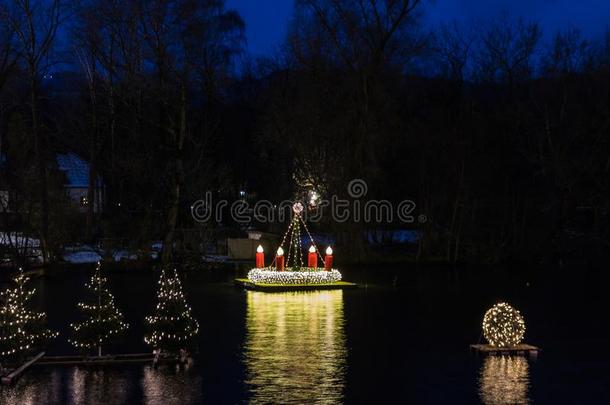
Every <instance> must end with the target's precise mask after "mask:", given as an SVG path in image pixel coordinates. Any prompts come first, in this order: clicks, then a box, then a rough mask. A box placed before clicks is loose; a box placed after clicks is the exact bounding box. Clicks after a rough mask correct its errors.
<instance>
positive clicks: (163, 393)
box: [142, 366, 202, 405]
mask: <svg viewBox="0 0 610 405" xmlns="http://www.w3.org/2000/svg"><path fill="white" fill-rule="evenodd" d="M170 368H171V367H169V366H168V367H167V368H161V369H155V368H153V367H151V366H148V367H146V368H145V369H144V376H143V377H142V389H143V390H144V392H143V396H144V403H146V404H163V405H168V404H194V403H200V402H201V400H202V399H201V396H202V384H201V382H202V379H201V376H200V375H191V374H190V373H189V372H188V371H185V370H176V371H175V372H174V371H173V370H170Z"/></svg>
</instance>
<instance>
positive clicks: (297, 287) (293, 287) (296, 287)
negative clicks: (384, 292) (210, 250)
mask: <svg viewBox="0 0 610 405" xmlns="http://www.w3.org/2000/svg"><path fill="white" fill-rule="evenodd" d="M235 285H236V286H238V287H243V288H245V289H247V290H253V291H265V292H287V291H313V290H347V289H352V288H358V285H357V284H356V283H349V282H347V281H337V282H334V283H327V284H263V283H253V282H252V281H250V280H248V279H246V278H236V279H235Z"/></svg>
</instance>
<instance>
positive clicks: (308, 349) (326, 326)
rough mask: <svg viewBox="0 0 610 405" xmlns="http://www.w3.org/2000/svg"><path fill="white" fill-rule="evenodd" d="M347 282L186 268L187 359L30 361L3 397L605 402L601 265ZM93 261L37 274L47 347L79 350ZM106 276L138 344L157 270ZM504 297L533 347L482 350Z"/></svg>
mask: <svg viewBox="0 0 610 405" xmlns="http://www.w3.org/2000/svg"><path fill="white" fill-rule="evenodd" d="M344 275H345V278H346V279H350V280H354V281H358V282H360V283H362V284H361V285H362V288H360V289H358V290H349V291H319V292H303V293H273V294H268V293H260V292H247V291H244V290H242V289H239V288H235V287H234V286H233V285H232V283H231V280H232V279H233V276H234V274H233V273H232V272H216V273H201V274H193V273H190V274H187V275H185V276H184V279H183V283H184V285H185V290H186V292H187V294H188V298H189V301H190V303H191V304H192V307H193V311H194V314H195V315H196V316H197V318H198V319H199V321H200V324H201V328H200V338H199V354H198V356H197V358H196V362H195V364H194V365H193V367H191V368H190V369H186V370H185V369H176V368H173V367H169V366H168V367H162V368H159V369H153V368H152V367H150V366H149V365H130V366H123V365H121V366H116V367H103V368H102V367H100V368H91V367H89V368H87V367H59V366H53V367H52V366H36V367H33V368H32V369H31V370H30V371H28V372H27V374H26V375H24V377H23V378H22V379H20V380H19V381H18V382H17V384H16V385H15V386H13V387H8V388H7V387H3V388H1V389H0V403H2V404H45V403H75V404H81V403H83V404H85V403H86V404H122V403H126V404H135V403H148V404H189V403H201V402H204V403H246V402H252V403H265V404H267V403H297V404H303V403H322V404H331V403H341V402H349V403H384V402H390V401H391V402H392V403H417V404H428V403H429V404H441V403H452V404H453V403H484V404H520V403H549V404H556V403H573V404H595V403H600V404H607V403H610V336H609V333H608V330H609V327H608V323H609V322H610V313H609V310H610V294H609V289H608V281H609V278H608V277H607V276H606V275H605V274H604V273H603V272H601V273H600V272H593V271H587V270H583V269H578V268H576V269H572V270H568V269H546V270H544V271H542V270H536V271H534V270H531V269H529V270H528V269H522V268H511V269H497V268H477V269H472V268H458V269H451V268H430V267H423V268H416V267H414V266H409V265H405V266H402V267H395V268H386V267H385V266H384V267H379V268H374V267H368V268H354V269H347V270H345V271H344ZM88 276H89V272H88V270H87V269H85V268H83V269H72V270H71V271H70V272H63V273H61V274H56V275H51V276H47V277H44V278H39V279H36V280H34V281H33V284H34V285H35V286H36V287H37V288H38V293H39V295H38V297H37V300H38V301H39V303H40V304H41V305H44V306H45V307H46V309H47V311H48V315H49V322H50V324H51V326H52V327H54V328H56V329H59V330H60V331H61V335H60V337H59V338H58V339H57V340H56V341H55V342H53V343H52V344H51V345H50V347H49V350H48V351H47V352H48V354H51V355H53V354H68V353H73V351H72V349H71V347H70V346H69V345H68V344H67V342H66V341H65V338H66V333H67V329H66V325H67V324H68V323H69V322H71V321H74V320H76V311H75V302H76V301H77V300H78V299H80V298H81V297H82V294H83V292H84V290H83V288H82V286H83V284H84V282H85V281H86V280H87V278H88ZM108 277H109V279H110V285H111V287H112V289H113V291H114V293H115V295H116V298H117V302H118V304H119V305H120V306H121V307H122V309H123V311H124V314H125V316H126V319H127V321H128V322H130V324H131V325H132V328H131V329H130V331H129V334H128V335H127V336H126V337H125V339H124V342H123V344H122V346H121V347H120V348H119V349H117V350H115V351H122V352H126V351H129V352H143V351H147V350H149V349H148V348H147V347H146V346H145V345H144V342H143V337H142V319H143V317H144V316H145V315H146V314H148V313H150V311H151V310H152V307H153V304H154V302H155V301H154V298H155V291H154V290H155V285H156V277H157V276H156V275H155V274H152V273H145V272H139V273H131V274H128V273H120V274H118V273H114V274H109V275H108ZM499 300H506V301H508V302H510V303H512V304H513V305H514V306H515V307H516V308H518V309H519V310H520V311H521V312H522V314H523V315H524V317H525V321H526V325H527V331H526V342H528V343H531V344H534V345H539V346H541V347H542V349H543V352H542V353H541V354H540V355H539V356H538V357H537V358H536V359H530V358H525V357H488V358H481V357H477V356H476V355H473V354H471V353H470V352H469V350H468V345H469V344H471V343H477V342H479V341H480V339H481V332H480V328H481V326H480V325H481V320H482V317H483V314H484V312H485V310H486V309H487V308H488V307H490V306H491V305H493V304H494V303H496V302H497V301H499Z"/></svg>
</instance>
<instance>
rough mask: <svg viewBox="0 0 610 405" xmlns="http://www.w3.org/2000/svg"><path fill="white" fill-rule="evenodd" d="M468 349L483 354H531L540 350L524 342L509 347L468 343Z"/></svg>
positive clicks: (535, 353)
mask: <svg viewBox="0 0 610 405" xmlns="http://www.w3.org/2000/svg"><path fill="white" fill-rule="evenodd" d="M470 350H471V351H473V352H477V353H479V354H483V355H486V356H487V355H511V354H516V355H524V354H529V355H532V356H535V355H537V354H538V353H539V352H540V351H541V350H540V348H538V347H536V346H532V345H528V344H525V343H522V344H519V345H516V346H509V347H496V346H492V345H470Z"/></svg>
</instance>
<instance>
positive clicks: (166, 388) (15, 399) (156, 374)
mask: <svg viewBox="0 0 610 405" xmlns="http://www.w3.org/2000/svg"><path fill="white" fill-rule="evenodd" d="M138 380H139V381H138ZM138 382H139V383H138ZM201 397H202V379H201V376H200V375H192V373H190V372H189V371H188V370H183V369H177V368H174V367H172V366H163V367H160V368H159V369H155V368H153V367H152V366H151V365H145V366H134V367H125V366H117V367H109V368H106V367H77V366H71V367H40V368H38V367H35V368H33V369H32V370H30V371H28V373H27V374H26V375H25V376H24V377H23V378H21V379H19V380H18V381H17V383H16V384H15V386H12V387H3V388H0V404H2V405H4V404H6V405H13V404H15V405H30V404H31V405H42V404H61V403H66V404H92V405H97V404H104V405H105V404H129V403H144V404H151V405H157V404H159V405H168V404H190V403H200V402H201Z"/></svg>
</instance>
